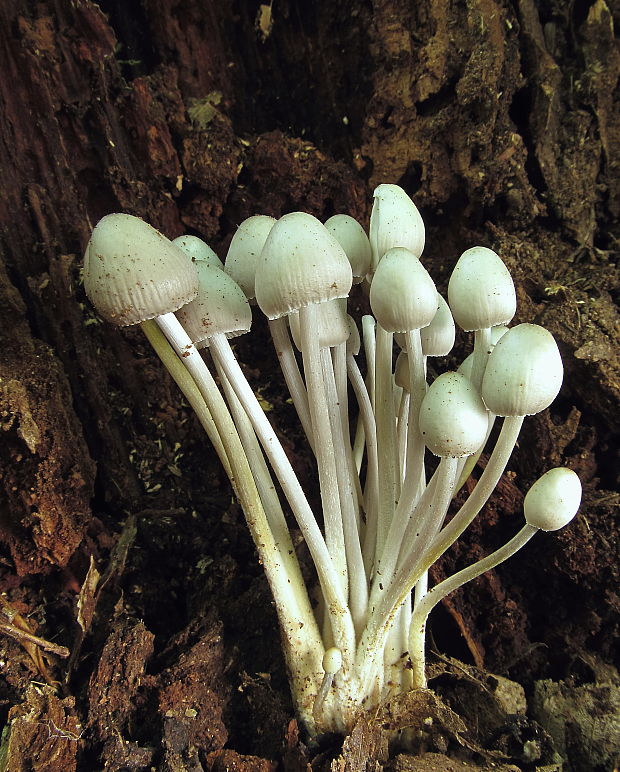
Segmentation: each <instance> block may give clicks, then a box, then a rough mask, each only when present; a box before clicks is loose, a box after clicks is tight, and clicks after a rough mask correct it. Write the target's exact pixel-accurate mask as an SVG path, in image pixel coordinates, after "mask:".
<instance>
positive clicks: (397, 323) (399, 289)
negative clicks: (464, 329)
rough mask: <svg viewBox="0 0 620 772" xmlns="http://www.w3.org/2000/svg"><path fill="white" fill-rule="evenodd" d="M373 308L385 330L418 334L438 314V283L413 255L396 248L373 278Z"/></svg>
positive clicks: (382, 262)
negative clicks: (415, 332) (436, 283)
mask: <svg viewBox="0 0 620 772" xmlns="http://www.w3.org/2000/svg"><path fill="white" fill-rule="evenodd" d="M370 305H371V308H372V311H373V314H374V315H375V317H376V318H377V321H378V322H379V324H380V325H381V326H382V327H383V329H384V330H387V331H388V332H407V331H408V330H418V329H420V328H421V327H426V326H427V325H428V324H430V323H431V322H432V320H433V317H434V316H435V314H436V313H437V290H436V289H435V282H434V281H433V280H432V279H431V277H430V275H429V273H428V271H427V270H426V268H424V266H423V265H422V263H421V262H420V261H419V260H418V258H417V257H416V256H415V255H414V254H413V253H412V252H410V251H409V250H408V249H405V248H404V247H394V248H393V249H390V250H389V251H388V252H386V254H385V255H384V256H383V257H382V259H381V262H380V263H379V265H378V266H377V270H376V271H375V274H374V276H373V277H372V283H371V285H370Z"/></svg>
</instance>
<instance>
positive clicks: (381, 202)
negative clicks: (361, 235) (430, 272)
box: [370, 185, 425, 272]
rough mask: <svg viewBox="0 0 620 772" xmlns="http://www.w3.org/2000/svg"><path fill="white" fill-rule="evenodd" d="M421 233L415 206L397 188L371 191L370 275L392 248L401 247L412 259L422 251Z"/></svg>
mask: <svg viewBox="0 0 620 772" xmlns="http://www.w3.org/2000/svg"><path fill="white" fill-rule="evenodd" d="M424 240H425V229H424V221H423V220H422V215H421V214H420V212H419V211H418V208H417V206H416V205H415V204H414V203H413V201H412V200H411V199H410V198H409V196H408V195H407V194H406V193H405V191H404V190H403V189H402V188H401V187H399V186H398V185H379V186H378V187H377V188H375V192H374V202H373V205H372V212H371V214H370V246H371V249H372V264H371V271H372V272H374V271H376V270H377V266H378V264H379V261H380V260H381V259H382V258H383V255H385V253H386V252H388V251H389V250H390V249H392V248H393V247H405V248H406V249H408V250H409V251H410V252H413V254H414V255H415V256H416V257H420V255H421V254H422V252H423V250H424Z"/></svg>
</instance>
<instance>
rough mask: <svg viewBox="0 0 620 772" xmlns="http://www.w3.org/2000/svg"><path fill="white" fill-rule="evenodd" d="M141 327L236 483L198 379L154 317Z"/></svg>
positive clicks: (228, 473)
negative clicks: (195, 378)
mask: <svg viewBox="0 0 620 772" xmlns="http://www.w3.org/2000/svg"><path fill="white" fill-rule="evenodd" d="M140 327H141V328H142V332H143V333H144V334H145V336H146V338H147V340H148V342H149V343H150V344H151V346H152V347H153V350H154V351H155V353H156V354H157V356H158V357H159V358H160V360H161V362H162V364H163V365H164V367H165V368H166V370H168V372H169V373H170V375H171V376H172V379H173V380H174V382H175V383H176V385H177V386H178V387H179V389H180V390H181V392H182V393H183V396H184V397H185V399H186V400H187V401H188V403H189V405H190V407H191V408H192V409H193V411H194V412H195V413H196V416H197V418H198V420H199V421H200V425H201V426H202V428H203V429H204V430H205V432H206V434H207V436H208V437H209V439H210V440H211V443H212V444H213V447H214V448H215V452H216V453H217V456H218V458H219V459H220V461H221V463H222V466H223V467H224V471H225V472H226V476H227V477H228V479H229V480H231V482H233V483H234V475H233V472H232V469H231V468H230V463H229V461H228V456H227V455H226V451H225V450H224V445H223V444H222V440H221V438H220V435H219V432H218V430H217V427H216V425H215V422H214V421H213V417H212V416H211V413H210V411H209V408H208V407H207V403H206V402H205V400H204V398H203V396H202V394H201V393H200V389H199V388H198V386H196V381H195V380H194V379H193V378H192V376H191V375H190V374H189V372H188V371H187V368H185V367H184V366H183V363H182V362H181V361H180V360H179V357H178V356H177V355H176V353H175V351H174V349H173V348H172V346H171V345H170V343H168V339H167V338H166V336H165V335H164V334H163V332H162V331H161V330H160V329H159V327H158V326H157V324H156V323H155V322H154V321H153V320H152V319H149V320H148V321H146V322H142V323H141V324H140Z"/></svg>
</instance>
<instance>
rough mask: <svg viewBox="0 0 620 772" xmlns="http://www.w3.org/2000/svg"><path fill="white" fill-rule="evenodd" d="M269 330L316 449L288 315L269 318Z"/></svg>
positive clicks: (294, 399)
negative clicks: (290, 333)
mask: <svg viewBox="0 0 620 772" xmlns="http://www.w3.org/2000/svg"><path fill="white" fill-rule="evenodd" d="M269 331H270V332H271V339H272V340H273V345H274V347H275V350H276V354H277V356H278V361H279V362H280V368H281V370H282V374H283V375H284V380H285V382H286V385H287V387H288V391H289V394H290V395H291V399H292V400H293V405H294V406H295V410H296V411H297V415H298V416H299V420H300V422H301V426H302V428H303V430H304V434H305V435H306V438H307V439H308V444H309V445H310V447H311V449H312V450H313V451H314V438H313V435H312V419H311V418H310V409H309V407H308V393H307V391H306V385H305V383H304V380H303V378H302V376H301V373H300V372H299V365H298V364H297V358H296V357H295V352H294V350H293V345H292V343H291V336H290V335H289V331H288V324H287V322H286V317H280V318H278V319H269Z"/></svg>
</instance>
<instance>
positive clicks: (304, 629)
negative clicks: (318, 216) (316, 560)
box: [156, 313, 324, 727]
mask: <svg viewBox="0 0 620 772" xmlns="http://www.w3.org/2000/svg"><path fill="white" fill-rule="evenodd" d="M156 323H157V324H158V326H159V327H160V329H161V330H162V332H163V333H164V335H165V336H166V338H167V339H168V340H169V342H170V344H171V345H172V347H173V348H174V350H175V351H176V353H177V355H178V356H179V357H180V359H181V362H182V363H183V364H184V365H185V367H186V368H187V370H188V372H189V373H190V375H191V376H192V377H193V379H194V381H195V382H196V385H197V386H198V389H199V390H200V393H201V394H202V396H203V398H204V400H205V402H206V404H207V407H208V408H209V410H210V412H211V415H212V417H213V420H214V422H215V425H216V427H217V430H218V432H219V435H220V437H221V440H222V444H223V446H224V449H225V452H226V455H227V457H228V459H229V461H230V465H231V468H232V472H233V481H234V484H235V489H236V491H237V495H238V496H239V501H240V503H241V506H242V508H243V511H244V513H245V516H246V521H247V523H248V527H249V529H250V532H251V534H252V537H253V539H254V543H255V545H256V548H257V549H258V552H259V555H260V558H261V561H262V563H263V566H264V568H265V573H266V574H267V579H268V581H269V586H270V588H271V592H272V593H273V596H274V600H275V604H276V608H277V611H278V618H279V620H280V625H281V630H282V637H283V640H284V648H285V653H286V657H287V662H288V665H289V670H290V674H291V689H292V691H293V695H294V698H295V700H296V702H298V704H299V706H300V711H301V715H302V718H303V720H304V722H306V723H308V725H309V726H310V727H312V725H313V717H312V702H313V697H312V694H313V692H314V688H315V687H314V686H313V684H314V683H316V681H317V678H318V673H319V672H320V661H319V660H320V658H321V657H322V654H323V650H324V647H323V643H322V641H321V637H320V634H319V632H318V628H317V627H316V624H315V622H314V616H313V615H311V616H310V617H308V616H306V612H305V609H303V608H301V609H300V607H299V605H298V602H299V598H298V596H297V592H296V591H295V590H294V589H293V587H294V585H293V584H292V583H291V581H290V577H289V575H288V572H287V570H286V569H285V567H284V563H283V561H282V555H281V545H279V544H278V543H277V542H276V541H275V540H274V538H273V534H272V532H271V529H270V527H269V523H268V521H267V517H266V515H265V511H264V509H263V505H262V501H261V499H260V496H259V493H258V490H257V487H256V482H255V480H254V477H253V475H252V470H251V469H250V466H249V463H248V460H247V457H246V455H245V452H244V450H243V446H242V444H241V440H240V439H239V435H238V433H237V430H236V428H235V425H234V423H233V420H232V418H231V416H230V413H229V411H228V408H227V406H226V403H225V401H224V398H223V397H222V395H221V394H220V392H219V389H218V388H217V386H216V384H215V381H214V380H213V376H212V375H211V373H210V372H209V368H208V367H207V366H206V364H205V362H204V360H203V359H202V357H201V356H200V354H199V353H198V350H197V349H196V347H195V346H194V344H193V343H192V341H191V339H190V338H189V336H188V335H187V333H186V332H185V330H184V329H183V326H182V325H181V324H180V322H179V321H178V319H177V318H176V317H175V315H174V314H173V313H167V314H163V315H162V316H158V317H157V319H156ZM216 337H217V336H216ZM221 337H222V338H224V340H226V338H225V336H223V335H222V336H221Z"/></svg>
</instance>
